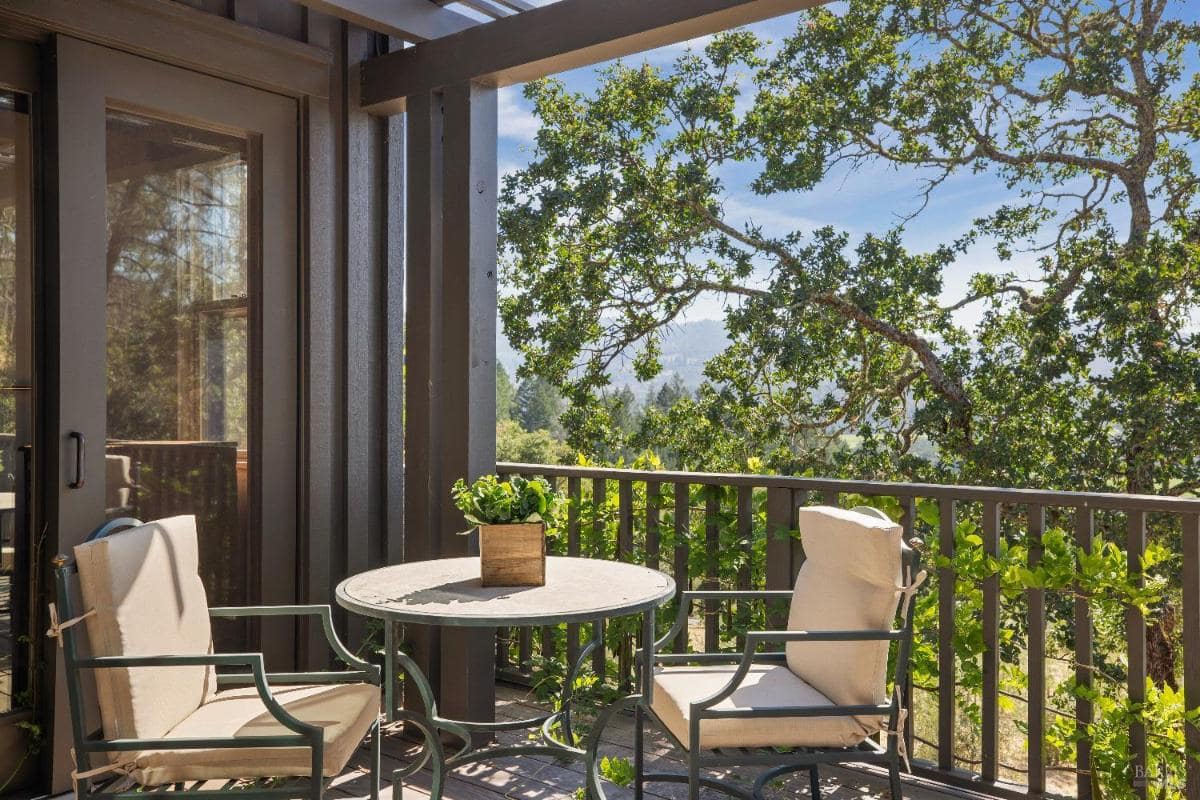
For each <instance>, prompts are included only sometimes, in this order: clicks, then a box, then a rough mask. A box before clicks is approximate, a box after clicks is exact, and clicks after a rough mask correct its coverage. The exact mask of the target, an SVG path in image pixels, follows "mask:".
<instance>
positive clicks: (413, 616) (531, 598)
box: [336, 556, 675, 628]
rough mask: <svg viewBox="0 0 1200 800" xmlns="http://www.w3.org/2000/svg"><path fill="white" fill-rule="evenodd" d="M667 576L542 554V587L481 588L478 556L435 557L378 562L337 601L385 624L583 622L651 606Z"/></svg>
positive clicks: (350, 581)
mask: <svg viewBox="0 0 1200 800" xmlns="http://www.w3.org/2000/svg"><path fill="white" fill-rule="evenodd" d="M674 594H675V581H674V580H673V579H672V578H671V577H670V576H668V575H664V574H663V573H661V572H658V571H656V570H652V569H649V568H647V567H641V566H638V565H636V564H623V563H620V562H617V561H603V560H601V559H596V558H562V557H557V556H550V557H548V558H547V559H546V585H545V586H489V587H484V586H482V585H481V584H480V580H479V559H478V558H439V559H435V560H432V561H412V562H409V563H407V564H395V565H393V566H390V567H381V568H380V569H374V570H371V571H370V572H363V573H360V574H358V575H353V576H351V577H349V578H347V579H346V580H344V581H342V582H341V583H340V584H338V587H337V591H336V596H337V602H338V605H340V606H342V607H343V608H346V609H348V610H350V611H354V612H356V613H359V614H363V615H365V616H368V617H375V618H377V619H385V620H392V621H393V622H416V623H421V624H428V625H447V626H455V627H481V628H491V627H503V626H510V625H511V626H523V625H553V624H557V623H562V622H588V621H590V620H595V619H602V618H607V617H618V616H622V615H625V614H636V613H640V612H643V611H646V610H648V609H651V608H657V607H658V606H661V605H662V604H663V603H665V602H666V601H667V600H669V599H670V598H671V597H673V596H674Z"/></svg>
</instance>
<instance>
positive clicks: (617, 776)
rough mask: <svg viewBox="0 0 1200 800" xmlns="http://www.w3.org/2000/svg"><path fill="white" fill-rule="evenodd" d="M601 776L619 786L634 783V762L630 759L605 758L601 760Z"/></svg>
mask: <svg viewBox="0 0 1200 800" xmlns="http://www.w3.org/2000/svg"><path fill="white" fill-rule="evenodd" d="M600 776H601V777H602V778H604V779H605V780H607V781H611V782H612V783H615V784H616V785H617V786H628V785H629V784H631V783H633V777H634V776H633V762H631V761H630V760H629V759H628V758H620V757H618V756H605V757H604V758H602V759H600Z"/></svg>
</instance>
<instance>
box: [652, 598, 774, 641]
mask: <svg viewBox="0 0 1200 800" xmlns="http://www.w3.org/2000/svg"><path fill="white" fill-rule="evenodd" d="M791 598H792V591H791V590H790V589H699V590H696V591H687V592H684V593H683V594H682V595H681V596H680V600H679V610H678V611H677V612H676V614H675V622H674V623H672V625H671V629H670V630H668V631H667V632H666V633H665V634H663V636H662V637H661V638H659V639H658V640H657V641H656V642H655V643H654V650H655V651H658V650H659V649H661V648H662V647H663V646H665V645H666V644H667V643H668V642H670V641H671V640H672V639H674V638H675V637H676V636H678V635H679V633H680V631H682V630H683V629H684V627H685V626H686V625H687V618H688V612H689V611H690V610H691V607H692V603H693V602H695V601H696V600H763V601H767V600H790V599H791Z"/></svg>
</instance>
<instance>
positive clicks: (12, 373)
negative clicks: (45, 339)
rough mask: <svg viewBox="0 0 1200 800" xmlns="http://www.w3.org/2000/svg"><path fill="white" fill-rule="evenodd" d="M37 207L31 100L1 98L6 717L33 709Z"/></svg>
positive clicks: (0, 666)
mask: <svg viewBox="0 0 1200 800" xmlns="http://www.w3.org/2000/svg"><path fill="white" fill-rule="evenodd" d="M31 207H32V182H31V171H30V123H29V102H28V98H27V97H26V96H24V95H21V94H15V93H10V92H3V91H0V714H6V713H8V712H11V711H14V710H16V709H19V708H24V707H28V706H29V705H30V697H29V692H30V688H31V686H30V673H29V665H30V663H31V656H32V654H31V653H30V652H29V648H30V647H31V644H32V640H31V638H30V637H29V635H28V634H29V630H28V627H29V625H28V620H29V604H30V591H29V589H30V580H31V574H32V573H31V570H30V565H31V551H32V548H33V542H32V541H31V539H30V535H29V534H30V530H31V526H30V518H29V510H30V505H31V504H30V494H29V493H30V491H31V488H32V487H31V482H30V480H29V475H30V464H29V458H30V454H31V442H32V439H31V438H30V437H31V433H32V426H31V422H32V420H31V413H32V407H33V406H32V399H33V398H32V397H31V395H32V381H33V370H32V365H31V357H32V347H31V341H30V337H31V335H32V325H31V317H32V311H33V306H32V300H33V292H32V285H31V283H32V278H33V268H32V267H33V264H32V258H31V253H32V248H31V244H32V236H31V233H32V228H31V221H32V214H31Z"/></svg>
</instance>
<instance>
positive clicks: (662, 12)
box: [362, 0, 823, 114]
mask: <svg viewBox="0 0 1200 800" xmlns="http://www.w3.org/2000/svg"><path fill="white" fill-rule="evenodd" d="M822 2H823V0H655V2H653V3H647V2H645V0H559V2H557V3H552V4H550V5H547V6H542V7H540V8H536V9H534V10H532V11H526V12H524V13H522V14H514V15H512V16H510V17H505V18H503V19H498V20H496V21H495V22H489V23H487V24H484V25H477V26H475V27H472V28H468V29H467V30H464V31H461V32H459V33H456V34H454V35H452V36H447V37H445V38H443V39H439V40H437V41H433V42H426V43H424V44H419V45H417V46H415V47H410V48H407V49H405V50H401V51H399V52H395V53H388V54H387V55H383V56H378V57H376V58H372V59H369V60H367V61H365V62H363V65H362V79H363V93H362V102H363V107H364V108H366V109H367V110H368V111H370V112H372V113H379V114H394V113H398V112H400V111H403V110H404V101H405V98H406V97H408V96H409V95H413V94H416V93H418V92H423V91H430V90H432V89H438V88H441V87H444V86H448V85H452V84H456V83H462V82H464V81H475V82H477V83H480V84H482V85H485V86H491V87H499V86H508V85H511V84H514V83H523V82H525V81H529V80H533V79H535V78H541V77H544V76H546V75H550V74H553V73H556V72H563V71H565V70H569V69H575V68H577V67H584V66H587V65H589V64H595V63H598V62H601V61H607V60H609V59H613V58H619V57H621V56H627V55H631V54H633V53H639V52H642V51H644V50H650V49H652V48H655V47H662V46H664V45H668V44H674V43H677V42H682V41H687V40H688V39H694V38H696V37H698V36H704V35H707V34H711V33H717V32H719V31H724V30H728V29H730V28H736V27H738V26H739V25H746V24H749V23H752V22H758V21H760V20H764V19H769V18H771V17H777V16H780V15H782V14H787V13H789V12H792V11H799V10H802V9H805V8H811V7H812V6H815V5H819V4H821V3H822Z"/></svg>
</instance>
